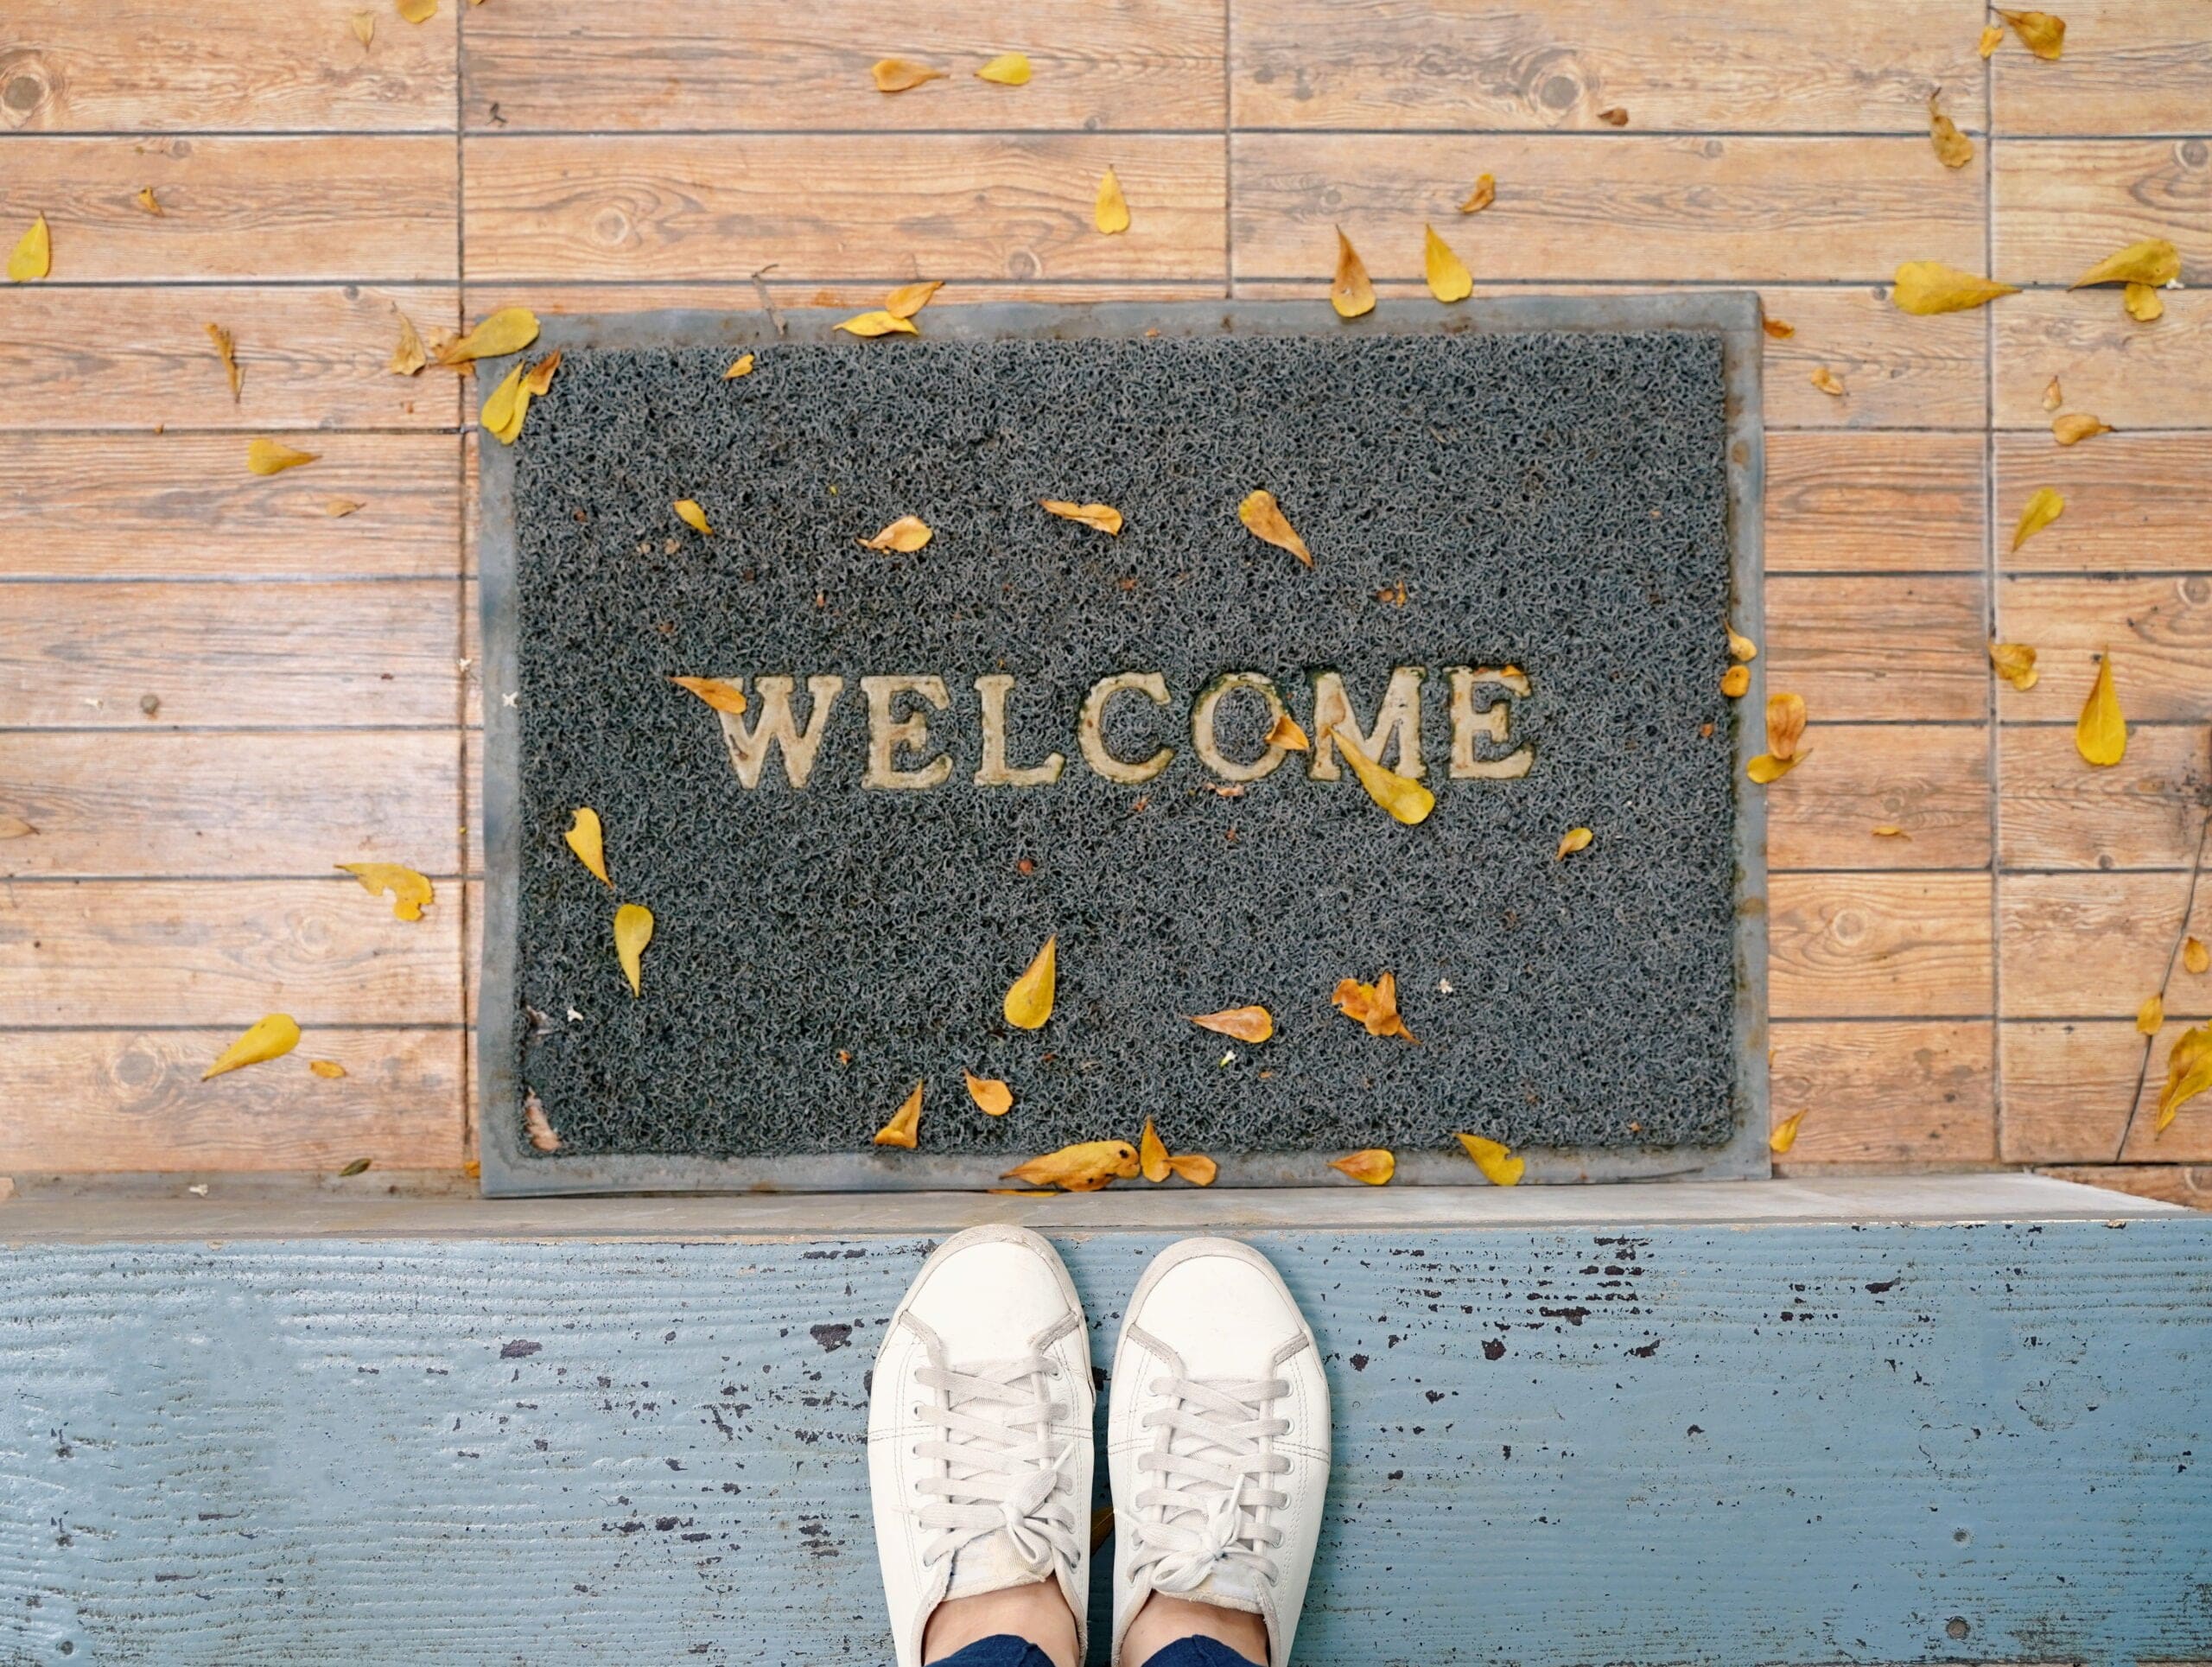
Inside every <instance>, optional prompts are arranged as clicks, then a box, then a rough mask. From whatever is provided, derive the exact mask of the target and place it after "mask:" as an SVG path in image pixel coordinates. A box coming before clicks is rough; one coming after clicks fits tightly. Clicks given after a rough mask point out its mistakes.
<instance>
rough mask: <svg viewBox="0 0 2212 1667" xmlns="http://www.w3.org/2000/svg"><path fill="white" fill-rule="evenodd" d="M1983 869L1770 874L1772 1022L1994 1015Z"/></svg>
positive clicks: (1987, 882)
mask: <svg viewBox="0 0 2212 1667" xmlns="http://www.w3.org/2000/svg"><path fill="white" fill-rule="evenodd" d="M1990 883H1991V882H1990V877H1989V875H1986V874H1941V875H1938V874H1885V875H1872V874H1868V875H1834V874H1823V875H1775V876H1774V878H1773V881H1772V883H1771V884H1770V886H1769V887H1768V888H1767V891H1768V907H1769V908H1770V916H1769V919H1768V926H1767V930H1768V950H1767V990H1768V1001H1769V1005H1770V1008H1771V1009H1772V1011H1773V1015H1774V1016H1775V1017H1776V1018H1777V1019H1844V1018H1856V1019H1883V1020H1893V1019H1900V1018H1921V1017H1928V1018H1971V1017H1980V1016H1983V1015H1987V1014H1988V1013H1989V1012H1990V1011H1991V1008H1992V1001H1993V991H1992V989H1991V985H1990V913H1989V895H1990Z"/></svg>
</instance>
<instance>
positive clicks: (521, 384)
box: [481, 353, 561, 446]
mask: <svg viewBox="0 0 2212 1667" xmlns="http://www.w3.org/2000/svg"><path fill="white" fill-rule="evenodd" d="M560 368H561V355H560V354H559V353H550V354H548V355H547V356H546V357H545V358H543V359H539V360H538V361H537V364H535V365H532V366H530V368H529V369H528V370H524V368H523V365H522V361H521V360H520V359H518V360H516V361H515V366H514V368H513V369H512V370H511V371H509V372H507V374H506V375H505V378H504V379H501V381H500V383H499V386H498V387H496V388H494V389H493V391H492V397H491V398H489V399H486V401H485V402H484V412H483V417H482V419H481V420H482V422H483V425H484V429H485V431H486V433H488V434H490V435H491V436H492V437H493V439H495V440H497V441H498V442H499V443H500V444H501V445H503V446H512V444H514V442H515V439H516V436H518V435H520V434H521V433H522V421H523V418H524V417H527V416H528V415H529V414H530V402H531V400H533V399H536V398H542V397H543V394H544V393H545V391H546V390H547V389H549V388H550V387H551V386H552V385H553V373H554V372H556V371H557V370H559V369H560Z"/></svg>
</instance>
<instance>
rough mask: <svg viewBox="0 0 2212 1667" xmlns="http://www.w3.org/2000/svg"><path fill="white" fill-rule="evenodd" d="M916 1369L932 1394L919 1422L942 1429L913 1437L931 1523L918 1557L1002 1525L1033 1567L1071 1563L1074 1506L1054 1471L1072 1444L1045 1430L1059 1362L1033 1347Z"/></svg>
mask: <svg viewBox="0 0 2212 1667" xmlns="http://www.w3.org/2000/svg"><path fill="white" fill-rule="evenodd" d="M916 1376H917V1378H918V1380H919V1382H920V1384H921V1386H922V1387H923V1388H924V1389H925V1390H935V1391H936V1392H937V1397H938V1398H937V1399H935V1400H934V1401H931V1402H928V1403H924V1405H923V1406H922V1409H921V1416H922V1422H924V1423H925V1424H929V1425H931V1426H934V1427H935V1428H937V1429H938V1431H939V1432H941V1433H940V1434H938V1435H935V1436H932V1437H931V1438H930V1439H928V1440H926V1441H923V1442H921V1443H920V1444H919V1447H918V1452H919V1454H920V1456H921V1457H923V1458H924V1459H926V1460H931V1461H933V1466H934V1467H933V1468H932V1470H931V1473H930V1474H928V1475H926V1476H925V1477H923V1478H922V1479H920V1481H919V1482H918V1483H917V1484H916V1486H918V1489H919V1490H920V1492H923V1493H924V1494H925V1495H927V1496H929V1497H930V1498H931V1503H930V1504H928V1505H924V1506H923V1507H922V1510H921V1513H920V1522H921V1525H922V1526H923V1527H924V1528H925V1529H934V1530H937V1536H936V1537H935V1538H934V1539H932V1540H931V1542H930V1543H929V1544H928V1545H927V1546H926V1547H925V1548H924V1549H923V1553H922V1555H923V1556H924V1558H925V1560H926V1561H927V1562H931V1563H934V1562H938V1560H939V1559H940V1558H944V1557H950V1556H953V1555H954V1554H955V1553H956V1552H957V1551H958V1550H959V1549H961V1548H962V1547H963V1546H965V1545H967V1544H969V1543H971V1542H973V1541H976V1540H979V1539H981V1538H982V1537H984V1536H985V1535H988V1534H994V1533H998V1532H1001V1531H1003V1532H1004V1533H1005V1534H1006V1536H1007V1538H1008V1539H1010V1540H1011V1541H1012V1542H1013V1543H1014V1555H1015V1556H1017V1557H1018V1558H1020V1561H1021V1562H1022V1564H1023V1566H1024V1567H1025V1568H1029V1569H1030V1570H1032V1571H1033V1573H1035V1574H1037V1575H1039V1576H1042V1575H1046V1574H1047V1573H1049V1572H1050V1571H1051V1570H1052V1568H1053V1567H1054V1566H1055V1564H1056V1563H1057V1564H1058V1565H1059V1566H1062V1567H1065V1568H1074V1567H1075V1565H1076V1562H1077V1552H1076V1537H1075V1536H1076V1524H1075V1516H1076V1509H1077V1506H1076V1502H1075V1500H1074V1498H1073V1497H1072V1490H1071V1488H1070V1487H1068V1486H1063V1482H1064V1478H1063V1476H1062V1474H1061V1471H1060V1464H1061V1460H1063V1459H1065V1457H1066V1456H1067V1452H1068V1450H1069V1448H1070V1447H1071V1445H1072V1444H1071V1442H1068V1441H1061V1440H1058V1439H1056V1438H1055V1437H1054V1436H1053V1435H1052V1421H1053V1420H1054V1419H1056V1418H1059V1417H1062V1416H1065V1409H1064V1408H1063V1407H1062V1406H1061V1404H1060V1403H1058V1402H1057V1401H1055V1400H1054V1399H1053V1398H1052V1390H1051V1388H1050V1384H1051V1381H1052V1379H1054V1378H1058V1376H1059V1367H1058V1365H1055V1364H1054V1363H1053V1362H1052V1361H1050V1360H1048V1359H1046V1358H1045V1357H1044V1356H1043V1355H1041V1354H1033V1355H1031V1356H1029V1357H1028V1358H1027V1359H1023V1360H1017V1361H1014V1362H1011V1363H1009V1364H1007V1365H986V1366H976V1367H974V1368H972V1369H970V1370H969V1371H953V1370H951V1369H950V1368H949V1367H943V1366H924V1367H922V1368H921V1369H920V1370H919V1371H918V1373H917V1374H916ZM1084 1503H1085V1504H1088V1501H1085V1502H1084Z"/></svg>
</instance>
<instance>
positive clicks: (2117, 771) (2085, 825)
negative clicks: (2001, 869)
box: [1777, 685, 2212, 869]
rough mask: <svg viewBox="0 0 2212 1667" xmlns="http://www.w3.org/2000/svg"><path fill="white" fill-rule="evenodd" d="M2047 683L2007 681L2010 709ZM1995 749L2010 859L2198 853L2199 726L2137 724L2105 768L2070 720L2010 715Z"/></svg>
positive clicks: (2045, 863) (2051, 862)
mask: <svg viewBox="0 0 2212 1667" xmlns="http://www.w3.org/2000/svg"><path fill="white" fill-rule="evenodd" d="M2041 692H2042V689H2041V686H2040V685H2038V686H2037V688H2036V689H2034V690H2031V691H2030V692H2029V693H2028V694H2027V695H2024V696H2020V695H2015V694H2013V693H2012V692H2011V691H2010V690H2005V691H2003V693H2004V705H2005V715H2006V716H2013V715H2014V714H2015V713H2016V712H2018V711H2021V710H2024V703H2026V702H2029V701H2031V700H2033V699H2034V697H2035V696H2036V695H2037V694H2040V693H2041ZM2053 716H2056V714H2055V713H2054V714H2053ZM1997 756H1998V769H1997V779H1998V791H1999V795H2000V797H2001V799H2002V800H2003V806H2004V810H2003V815H2002V818H2000V824H2001V828H2002V836H2001V837H2002V846H2001V849H2002V851H2003V855H2004V862H2005V866H2006V867H2008V868H2094V869H2107V868H2186V867H2188V866H2189V864H2190V862H2192V861H2193V860H2194V859H2195V857H2196V843H2197V838H2198V834H2199V831H2200V830H2201V829H2202V826H2203V824H2204V816H2205V810H2206V806H2207V805H2208V804H2212V759H2208V756H2207V748H2206V735H2205V731H2204V729H2202V728H2201V727H2199V726H2197V725H2194V724H2190V725H2175V724H2142V723H2139V724H2136V725H2134V726H2133V728H2132V729H2130V730H2129V731H2128V735H2127V756H2126V758H2124V759H2122V760H2120V762H2119V763H2118V764H2116V765H2113V767H2110V768H2109V769H2099V768H2096V767H2094V766H2091V765H2089V764H2087V763H2085V762H2083V761H2082V755H2081V754H2080V753H2079V752H2077V751H2076V750H2075V746H2074V729H2073V726H2072V725H2071V724H2070V723H2069V724H2067V725H2065V726H2063V727H2061V726H2058V725H2048V726H2046V725H2042V724H2034V725H2030V724H2016V723H2008V724H2006V725H2005V728H2004V729H2003V730H2002V731H2001V732H2000V733H1999V735H1998V738H1997ZM1777 785H1779V784H1777Z"/></svg>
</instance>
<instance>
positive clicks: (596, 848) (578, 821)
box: [561, 805, 614, 887]
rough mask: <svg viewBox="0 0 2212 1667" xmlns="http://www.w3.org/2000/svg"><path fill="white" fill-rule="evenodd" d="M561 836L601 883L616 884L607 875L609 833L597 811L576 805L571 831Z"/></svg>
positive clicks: (608, 885)
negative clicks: (603, 826)
mask: <svg viewBox="0 0 2212 1667" xmlns="http://www.w3.org/2000/svg"><path fill="white" fill-rule="evenodd" d="M561 837H562V839H563V841H565V842H566V843H567V844H568V847H569V849H570V850H572V851H574V852H575V854H576V861H577V862H581V863H582V864H583V865H584V867H586V868H589V869H590V870H591V872H592V875H593V877H594V879H596V880H597V881H599V882H600V883H601V885H603V886H607V887H612V886H613V884H614V882H613V881H612V880H610V879H608V878H607V835H606V830H604V829H603V828H601V826H600V822H599V812H598V811H594V809H592V808H591V806H590V805H578V806H576V813H575V817H574V818H572V819H571V820H570V822H569V831H568V832H566V833H564V834H563V835H562V836H561Z"/></svg>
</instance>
